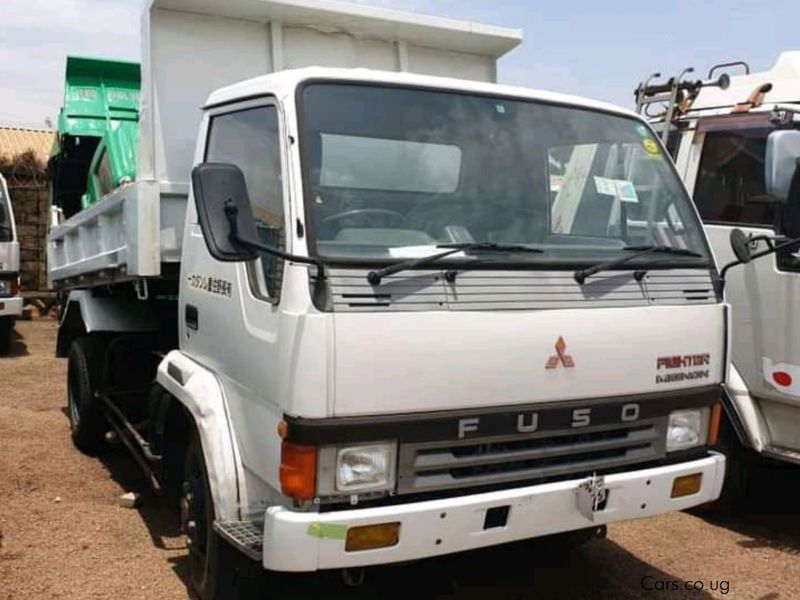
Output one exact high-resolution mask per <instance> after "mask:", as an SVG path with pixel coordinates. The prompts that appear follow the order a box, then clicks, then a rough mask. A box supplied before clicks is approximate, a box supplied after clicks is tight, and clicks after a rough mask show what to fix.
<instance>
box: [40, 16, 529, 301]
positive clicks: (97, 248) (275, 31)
mask: <svg viewBox="0 0 800 600" xmlns="http://www.w3.org/2000/svg"><path fill="white" fill-rule="evenodd" d="M521 37H522V36H521V33H520V32H519V31H513V30H507V29H500V28H496V27H490V26H485V25H477V24H473V23H465V22H459V21H452V20H449V19H440V18H433V17H423V16H419V15H413V14H406V13H399V12H396V11H390V10H384V9H376V8H368V7H363V6H358V5H351V4H344V3H340V2H331V1H328V0H226V1H225V2H219V1H218V0H148V1H147V2H146V4H145V8H144V12H143V17H142V65H141V77H142V81H141V86H142V87H141V97H140V112H139V140H138V154H137V160H136V177H135V179H134V180H133V181H131V182H127V183H124V184H123V185H121V186H120V187H118V188H116V189H115V190H114V191H112V192H111V193H109V194H107V195H105V196H104V197H102V198H101V199H100V200H99V201H97V202H95V203H93V204H91V205H89V206H88V207H87V208H84V209H83V210H81V211H80V212H78V213H77V214H74V215H72V216H70V217H69V218H68V219H67V220H66V221H64V222H63V223H61V224H59V225H58V226H56V227H54V228H53V229H52V231H51V232H50V239H49V242H48V273H49V279H50V282H51V284H52V285H53V286H54V287H56V288H61V289H64V288H77V287H90V286H93V285H99V284H105V283H110V282H118V281H126V280H134V279H139V278H143V277H159V276H161V274H162V273H166V272H167V271H168V270H167V269H164V265H165V264H166V263H175V262H177V261H179V260H180V249H181V236H182V233H183V219H184V213H185V205H186V198H187V192H188V179H189V174H190V171H191V166H192V162H193V155H194V147H195V138H196V135H197V130H198V125H199V123H200V119H201V110H200V109H201V107H202V105H203V103H204V102H205V100H206V98H207V97H208V95H209V94H210V93H211V92H212V91H213V90H215V89H217V88H220V87H223V86H227V85H230V84H232V83H235V82H237V81H241V80H244V79H249V78H252V77H256V76H258V75H264V74H267V73H271V72H275V71H280V70H283V69H290V68H299V67H305V66H313V65H318V66H336V67H367V68H372V69H381V70H389V71H409V72H415V73H420V74H427V75H447V76H449V77H460V78H464V79H471V80H478V81H490V82H491V81H495V80H496V73H497V69H496V62H497V59H498V58H499V57H500V56H502V55H503V54H505V53H507V52H508V51H510V50H511V49H513V48H514V47H516V46H517V45H518V44H519V42H520V41H521Z"/></svg>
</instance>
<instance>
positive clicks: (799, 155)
mask: <svg viewBox="0 0 800 600" xmlns="http://www.w3.org/2000/svg"><path fill="white" fill-rule="evenodd" d="M798 160H800V131H795V130H791V131H773V132H772V133H770V134H769V136H768V137H767V154H766V159H765V161H764V181H765V183H766V189H767V193H768V194H769V195H770V196H771V197H772V198H774V199H775V200H776V201H777V202H780V203H786V202H787V201H788V200H789V192H790V189H791V187H792V181H793V179H794V176H795V172H796V171H797V165H798Z"/></svg>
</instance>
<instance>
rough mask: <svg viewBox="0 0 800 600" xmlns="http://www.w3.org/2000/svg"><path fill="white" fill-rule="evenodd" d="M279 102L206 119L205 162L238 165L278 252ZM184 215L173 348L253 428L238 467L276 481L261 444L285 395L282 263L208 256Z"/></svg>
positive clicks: (281, 225)
mask: <svg viewBox="0 0 800 600" xmlns="http://www.w3.org/2000/svg"><path fill="white" fill-rule="evenodd" d="M282 127H283V125H282V121H281V114H280V110H279V107H278V106H277V104H275V103H273V102H271V101H266V100H258V101H250V102H245V103H241V104H237V105H234V106H226V107H224V108H219V109H216V110H215V111H213V112H212V113H211V114H210V116H209V121H208V132H207V135H206V139H207V144H206V148H205V152H204V154H203V155H202V156H200V157H199V159H200V160H203V161H205V162H216V163H228V164H233V165H236V166H237V167H239V168H240V169H241V170H242V172H243V174H244V176H245V180H246V183H247V188H248V195H249V198H250V203H251V205H252V208H253V213H254V217H255V219H256V227H257V232H258V235H259V237H260V238H261V240H262V241H263V242H264V243H266V244H269V245H272V246H277V247H280V248H284V247H285V246H286V235H285V232H286V224H285V216H286V211H285V210H284V199H285V198H286V197H288V192H287V190H286V181H285V177H284V176H283V173H284V172H285V168H284V162H285V151H284V149H283V145H284V143H285V142H284V140H285V139H286V136H284V135H282V133H281V131H282ZM192 218H193V217H192V213H190V216H189V219H190V222H189V224H188V227H189V229H188V231H187V235H186V236H185V241H184V248H183V258H182V271H183V275H182V276H183V280H184V281H183V285H182V288H181V290H182V291H181V302H180V307H179V311H180V313H179V314H180V319H181V349H182V350H183V351H184V352H186V353H187V354H188V355H189V356H191V357H192V358H194V359H195V360H197V361H198V362H201V363H202V364H204V365H206V366H207V367H209V368H210V369H212V370H213V371H214V372H215V373H216V374H217V376H218V377H219V379H220V382H221V384H222V387H223V389H224V392H225V396H226V399H227V402H228V410H229V411H230V414H231V418H232V421H233V422H235V423H240V424H241V423H248V422H253V423H259V427H258V428H257V429H253V430H252V431H251V430H249V429H248V428H246V427H243V428H242V430H241V431H237V440H238V441H239V443H240V450H241V453H242V461H243V463H244V465H245V467H246V468H247V469H248V470H249V471H252V472H253V473H258V474H259V476H260V477H261V478H262V479H271V477H270V476H271V475H274V479H275V480H277V466H276V464H275V462H274V461H273V462H272V463H268V462H267V459H268V458H270V457H274V456H275V453H276V452H277V450H276V449H274V448H271V447H267V446H268V445H269V444H272V443H275V440H277V436H275V435H266V434H265V432H266V431H269V432H270V433H271V432H273V431H275V426H276V425H277V422H278V421H279V420H280V418H281V416H282V411H281V410H280V409H279V408H278V406H279V401H278V399H279V398H280V397H281V394H284V393H285V387H284V381H285V377H284V376H283V375H282V373H285V372H287V371H290V370H289V369H288V368H286V366H285V364H284V362H283V361H284V359H285V354H286V352H285V350H286V349H287V348H288V347H289V343H288V341H290V339H291V335H292V334H293V333H292V330H291V326H290V325H287V323H286V322H285V320H284V318H283V316H282V315H283V312H282V310H281V307H282V298H283V297H284V296H286V294H283V293H282V292H283V289H284V265H283V261H282V260H277V259H275V258H274V257H272V256H268V255H262V256H261V257H260V258H258V259H256V260H255V261H252V262H249V263H226V262H220V261H217V260H215V259H214V258H212V257H211V255H210V254H209V253H208V250H207V248H206V244H205V240H204V238H203V234H202V232H201V230H200V227H199V225H198V224H197V222H196V219H194V222H191V220H192Z"/></svg>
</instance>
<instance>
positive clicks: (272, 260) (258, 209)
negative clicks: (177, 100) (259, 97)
mask: <svg viewBox="0 0 800 600" xmlns="http://www.w3.org/2000/svg"><path fill="white" fill-rule="evenodd" d="M206 161H208V162H218V163H229V164H233V165H236V166H237V167H239V168H240V169H241V170H242V173H244V178H245V181H246V182H247V191H248V194H249V196H250V204H251V205H252V208H253V215H254V217H255V221H256V231H257V233H258V237H259V239H260V241H261V242H263V243H264V244H267V245H270V246H274V247H276V248H280V249H284V248H285V246H286V235H285V228H284V209H283V174H282V169H281V151H280V127H279V120H278V110H277V108H276V107H275V106H273V105H268V106H259V107H256V108H250V109H246V110H240V111H237V112H232V113H227V114H223V115H219V116H216V117H214V118H213V119H212V120H211V130H210V134H209V138H208V149H207V152H206ZM250 274H251V283H252V287H253V291H254V293H255V294H256V295H257V296H259V297H264V298H266V299H270V300H273V301H274V300H276V299H277V298H278V297H279V295H280V286H281V280H282V276H283V261H282V260H281V259H279V258H278V257H276V256H273V255H269V254H262V255H261V258H260V268H253V269H251V271H250ZM252 280H254V281H252Z"/></svg>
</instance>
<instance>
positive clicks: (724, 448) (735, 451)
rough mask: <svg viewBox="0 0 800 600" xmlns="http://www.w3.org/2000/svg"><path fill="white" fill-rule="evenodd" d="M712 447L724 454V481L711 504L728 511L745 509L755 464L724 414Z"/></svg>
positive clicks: (748, 501) (748, 500)
mask: <svg viewBox="0 0 800 600" xmlns="http://www.w3.org/2000/svg"><path fill="white" fill-rule="evenodd" d="M714 449H715V450H718V451H719V452H721V453H722V454H724V455H725V482H724V483H723V487H722V493H721V494H720V497H719V500H717V501H716V502H714V503H712V505H711V506H712V507H713V508H718V509H722V510H730V511H741V510H746V509H747V508H749V506H750V501H751V498H750V488H751V484H750V482H751V478H752V471H753V469H754V468H755V466H756V465H755V464H754V461H753V458H752V456H751V454H750V452H749V451H748V449H747V448H745V447H744V446H742V444H741V442H740V441H739V437H738V436H737V434H736V431H735V430H734V428H733V425H732V424H731V423H730V421H729V419H728V418H727V417H726V416H724V415H723V418H722V422H721V423H720V430H719V441H718V442H717V445H716V446H715V448H714Z"/></svg>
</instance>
